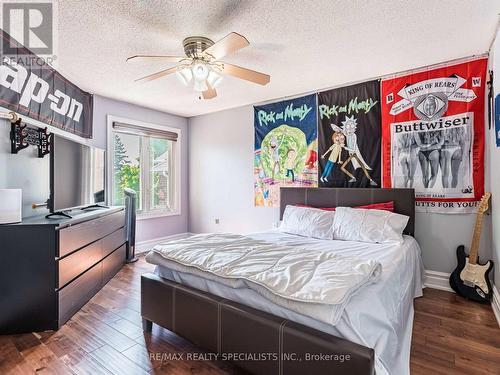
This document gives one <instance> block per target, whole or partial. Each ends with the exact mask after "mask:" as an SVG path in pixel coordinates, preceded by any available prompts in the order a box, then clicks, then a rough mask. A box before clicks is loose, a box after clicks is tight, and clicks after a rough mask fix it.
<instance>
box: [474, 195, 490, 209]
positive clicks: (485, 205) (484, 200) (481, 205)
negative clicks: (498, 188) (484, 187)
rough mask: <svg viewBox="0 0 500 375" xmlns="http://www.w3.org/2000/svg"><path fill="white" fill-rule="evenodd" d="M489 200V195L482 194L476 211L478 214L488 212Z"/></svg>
mask: <svg viewBox="0 0 500 375" xmlns="http://www.w3.org/2000/svg"><path fill="white" fill-rule="evenodd" d="M490 198H491V193H484V195H483V197H482V198H481V202H479V207H478V209H477V210H478V212H480V213H482V214H484V213H485V212H486V211H488V208H489V202H490Z"/></svg>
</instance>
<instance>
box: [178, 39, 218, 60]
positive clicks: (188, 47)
mask: <svg viewBox="0 0 500 375" xmlns="http://www.w3.org/2000/svg"><path fill="white" fill-rule="evenodd" d="M213 44H214V42H213V41H212V40H211V39H208V38H205V37H203V36H190V37H187V38H186V39H184V40H183V41H182V45H183V46H184V53H185V54H186V56H188V57H191V58H200V57H201V54H202V53H203V51H205V50H206V49H207V48H208V47H210V46H212V45H213Z"/></svg>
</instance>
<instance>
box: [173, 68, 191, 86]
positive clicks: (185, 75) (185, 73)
mask: <svg viewBox="0 0 500 375" xmlns="http://www.w3.org/2000/svg"><path fill="white" fill-rule="evenodd" d="M176 75H177V77H178V78H179V80H180V81H181V82H182V83H183V84H184V85H185V86H187V85H188V83H189V82H191V80H192V79H193V73H192V72H191V69H188V68H184V69H181V70H178V71H177V72H176Z"/></svg>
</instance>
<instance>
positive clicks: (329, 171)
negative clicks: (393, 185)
mask: <svg viewBox="0 0 500 375" xmlns="http://www.w3.org/2000/svg"><path fill="white" fill-rule="evenodd" d="M318 116H319V123H318V128H319V130H318V132H319V153H318V156H319V159H318V160H319V186H321V187H380V185H381V181H380V177H381V162H380V148H381V125H380V83H379V81H378V80H377V81H370V82H363V83H359V84H356V85H352V86H347V87H340V88H337V89H333V90H329V91H324V92H320V93H319V94H318Z"/></svg>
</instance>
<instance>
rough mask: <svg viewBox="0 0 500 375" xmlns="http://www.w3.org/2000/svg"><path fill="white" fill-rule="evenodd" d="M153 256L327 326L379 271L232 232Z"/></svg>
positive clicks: (169, 246)
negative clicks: (304, 314)
mask: <svg viewBox="0 0 500 375" xmlns="http://www.w3.org/2000/svg"><path fill="white" fill-rule="evenodd" d="M154 254H157V255H161V256H162V257H163V258H164V259H165V260H166V261H167V262H168V263H167V265H168V267H169V268H170V269H173V270H176V271H180V272H186V273H191V274H195V275H203V276H204V277H205V278H209V279H212V280H216V281H219V282H222V283H223V284H224V285H227V286H230V287H232V288H250V289H253V290H255V291H256V292H257V293H259V294H261V295H262V296H264V297H265V298H267V299H269V300H270V301H272V302H274V303H276V304H278V305H280V306H283V307H286V308H288V309H290V310H293V311H296V312H299V313H304V312H305V311H306V312H307V315H309V316H311V317H313V318H315V319H318V320H320V321H322V322H325V323H329V324H332V325H335V324H337V322H338V321H339V319H340V316H341V315H342V312H343V310H344V307H345V305H346V304H347V302H348V301H349V299H350V298H351V297H352V296H353V295H354V294H355V293H356V292H357V291H358V290H359V289H360V288H362V287H363V286H364V285H366V284H370V283H373V282H376V281H377V280H378V279H379V277H380V273H381V264H380V263H379V262H377V261H374V260H366V259H359V258H357V257H353V256H348V255H339V254H335V253H333V252H330V251H325V250H312V249H304V248H302V247H296V246H295V247H292V246H287V245H283V244H279V245H278V244H276V243H271V242H267V241H263V240H258V239H254V238H250V237H245V236H240V235H236V234H200V235H196V236H193V237H190V238H186V239H182V240H176V241H171V242H168V243H162V244H159V245H156V246H155V247H154V249H153V253H152V254H151V255H148V258H147V259H148V261H151V262H152V263H157V262H155V261H154ZM311 304H312V305H314V306H309V305H311Z"/></svg>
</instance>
